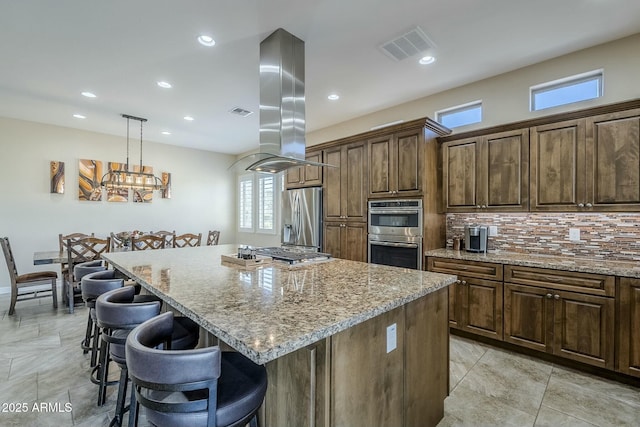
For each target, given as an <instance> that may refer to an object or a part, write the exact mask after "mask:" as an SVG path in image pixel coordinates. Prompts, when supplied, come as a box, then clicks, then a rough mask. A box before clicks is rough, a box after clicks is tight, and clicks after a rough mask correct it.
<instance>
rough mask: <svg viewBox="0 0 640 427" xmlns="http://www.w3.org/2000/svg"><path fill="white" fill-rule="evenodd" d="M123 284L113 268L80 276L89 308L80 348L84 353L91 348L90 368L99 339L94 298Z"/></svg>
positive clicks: (83, 293) (94, 363)
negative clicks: (85, 329)
mask: <svg viewBox="0 0 640 427" xmlns="http://www.w3.org/2000/svg"><path fill="white" fill-rule="evenodd" d="M92 262H94V261H92ZM85 264H89V263H85ZM80 265H81V264H78V265H77V266H76V267H75V268H76V269H77V268H78V267H80ZM76 274H77V273H76ZM123 286H124V278H121V277H116V271H115V270H103V271H96V272H93V273H89V274H87V275H84V276H83V277H82V280H81V284H80V289H81V290H82V299H83V300H84V303H85V305H86V306H87V308H88V309H89V314H88V316H87V331H86V333H85V337H84V341H83V342H82V349H83V350H84V353H85V354H86V353H87V352H88V350H89V349H90V350H91V365H90V366H91V367H92V368H93V367H95V366H96V359H97V355H98V343H99V340H100V328H99V327H98V324H97V322H96V300H97V299H98V297H99V296H100V295H102V294H104V293H105V292H109V291H111V290H113V289H118V288H121V287H123ZM89 341H91V345H89Z"/></svg>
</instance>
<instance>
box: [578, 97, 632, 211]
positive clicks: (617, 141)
mask: <svg viewBox="0 0 640 427" xmlns="http://www.w3.org/2000/svg"><path fill="white" fill-rule="evenodd" d="M586 123H587V125H586V126H587V135H586V156H585V157H586V164H587V166H586V193H587V198H586V200H585V207H588V208H591V207H592V208H593V210H597V211H640V109H635V110H629V111H621V112H617V113H610V114H603V115H599V116H594V117H588V118H587V119H586Z"/></svg>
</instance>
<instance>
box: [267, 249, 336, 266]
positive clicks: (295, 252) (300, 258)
mask: <svg viewBox="0 0 640 427" xmlns="http://www.w3.org/2000/svg"><path fill="white" fill-rule="evenodd" d="M256 254H258V255H264V256H269V257H271V258H273V259H275V260H278V261H284V262H288V263H289V264H299V263H303V262H314V261H326V260H328V259H331V254H326V253H323V252H313V251H309V250H305V249H298V248H283V247H270V248H256Z"/></svg>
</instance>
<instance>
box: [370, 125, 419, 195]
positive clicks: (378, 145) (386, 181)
mask: <svg viewBox="0 0 640 427" xmlns="http://www.w3.org/2000/svg"><path fill="white" fill-rule="evenodd" d="M423 132H424V129H423V128H422V127H420V128H419V129H415V130H408V131H404V132H400V133H395V134H390V135H385V136H381V137H378V138H374V139H371V140H369V197H370V198H376V197H398V196H400V197H411V196H420V195H422V172H423V164H424V135H423Z"/></svg>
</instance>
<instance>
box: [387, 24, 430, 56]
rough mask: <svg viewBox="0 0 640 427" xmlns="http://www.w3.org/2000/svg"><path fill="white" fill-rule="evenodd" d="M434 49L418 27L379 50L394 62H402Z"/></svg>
mask: <svg viewBox="0 0 640 427" xmlns="http://www.w3.org/2000/svg"><path fill="white" fill-rule="evenodd" d="M434 47H435V45H434V43H433V42H432V41H431V40H429V37H427V35H426V34H425V33H424V31H422V30H421V29H420V27H415V28H413V29H411V30H409V31H407V32H406V33H404V34H403V35H402V36H400V37H397V38H395V39H393V40H390V41H388V42H385V43H382V44H381V45H380V49H382V51H383V52H384V53H385V54H387V55H388V56H390V57H391V58H393V59H395V60H396V61H402V60H403V59H406V58H409V57H412V56H414V55H416V54H418V53H420V52H424V51H426V50H429V49H433V48H434Z"/></svg>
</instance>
